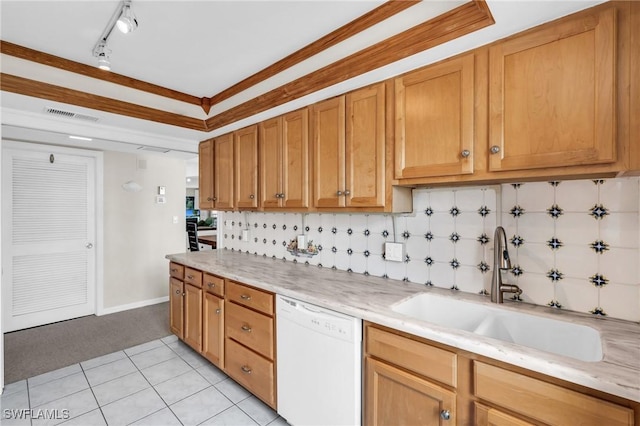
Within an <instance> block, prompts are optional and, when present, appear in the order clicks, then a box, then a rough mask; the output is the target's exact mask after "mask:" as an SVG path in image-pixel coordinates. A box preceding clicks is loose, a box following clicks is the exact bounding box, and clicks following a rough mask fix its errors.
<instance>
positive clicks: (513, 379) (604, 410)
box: [473, 361, 633, 426]
mask: <svg viewBox="0 0 640 426" xmlns="http://www.w3.org/2000/svg"><path fill="white" fill-rule="evenodd" d="M473 367H474V379H475V380H474V393H475V395H476V396H477V397H478V398H480V399H483V400H485V401H488V402H491V403H494V404H497V405H500V406H502V407H505V408H508V409H509V410H511V411H514V412H516V413H519V414H522V415H524V416H527V417H530V418H532V419H535V420H537V421H540V422H544V423H547V424H550V425H567V424H590V425H605V424H606V425H608V426H612V425H632V424H633V410H631V409H629V408H626V407H622V406H619V405H616V404H613V403H610V402H608V401H603V400H601V399H598V398H594V397H592V396H588V395H583V394H581V393H579V392H576V391H573V390H570V389H565V388H563V387H560V386H557V385H554V384H551V383H547V382H544V381H542V380H538V379H534V378H532V377H528V376H525V375H523V374H519V373H514V372H512V371H508V370H504V369H502V368H499V367H494V366H492V365H489V364H485V363H483V362H479V361H474V363H473Z"/></svg>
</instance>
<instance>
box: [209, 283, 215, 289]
mask: <svg viewBox="0 0 640 426" xmlns="http://www.w3.org/2000/svg"><path fill="white" fill-rule="evenodd" d="M207 286H209V288H212V287H215V286H216V285H215V283H207Z"/></svg>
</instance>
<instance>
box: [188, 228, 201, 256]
mask: <svg viewBox="0 0 640 426" xmlns="http://www.w3.org/2000/svg"><path fill="white" fill-rule="evenodd" d="M187 237H188V238H189V251H200V245H199V244H198V223H197V222H191V221H188V222H187Z"/></svg>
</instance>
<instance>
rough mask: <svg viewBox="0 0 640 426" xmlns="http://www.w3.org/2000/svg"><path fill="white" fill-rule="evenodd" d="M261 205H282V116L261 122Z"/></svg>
mask: <svg viewBox="0 0 640 426" xmlns="http://www.w3.org/2000/svg"><path fill="white" fill-rule="evenodd" d="M259 146H260V206H261V207H264V208H273V207H281V206H282V198H281V196H280V194H282V168H283V167H282V117H276V118H273V119H271V120H267V121H264V122H262V123H260V142H259Z"/></svg>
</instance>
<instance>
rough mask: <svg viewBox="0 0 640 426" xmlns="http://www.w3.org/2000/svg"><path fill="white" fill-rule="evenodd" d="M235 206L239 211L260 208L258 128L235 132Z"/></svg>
mask: <svg viewBox="0 0 640 426" xmlns="http://www.w3.org/2000/svg"><path fill="white" fill-rule="evenodd" d="M234 154H235V161H234V182H235V184H234V204H235V208H237V209H255V208H257V207H258V126H257V125H254V126H249V127H246V128H244V129H241V130H238V131H236V132H234Z"/></svg>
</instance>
